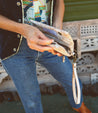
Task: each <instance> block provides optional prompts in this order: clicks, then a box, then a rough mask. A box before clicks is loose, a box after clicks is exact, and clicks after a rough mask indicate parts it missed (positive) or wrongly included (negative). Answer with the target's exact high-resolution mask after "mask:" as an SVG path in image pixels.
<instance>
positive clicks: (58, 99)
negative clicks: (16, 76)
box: [0, 94, 98, 113]
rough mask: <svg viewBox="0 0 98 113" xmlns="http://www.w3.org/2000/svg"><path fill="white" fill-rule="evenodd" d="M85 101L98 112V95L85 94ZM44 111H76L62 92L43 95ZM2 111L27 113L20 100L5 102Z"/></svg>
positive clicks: (54, 112) (60, 112)
mask: <svg viewBox="0 0 98 113" xmlns="http://www.w3.org/2000/svg"><path fill="white" fill-rule="evenodd" d="M84 101H85V103H86V105H87V106H88V108H90V109H91V110H92V112H93V113H98V97H89V96H87V97H86V96H85V97H84ZM42 103H43V108H44V113H76V112H74V111H73V110H72V109H71V107H70V105H69V103H68V99H67V97H66V96H61V95H60V94H55V95H44V96H42ZM0 113H25V112H24V109H23V106H22V104H21V103H20V102H3V103H2V104H0Z"/></svg>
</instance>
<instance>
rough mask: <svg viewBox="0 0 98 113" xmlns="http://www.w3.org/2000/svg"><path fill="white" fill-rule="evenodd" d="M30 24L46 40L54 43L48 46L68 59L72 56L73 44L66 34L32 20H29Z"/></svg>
mask: <svg viewBox="0 0 98 113" xmlns="http://www.w3.org/2000/svg"><path fill="white" fill-rule="evenodd" d="M30 24H32V25H33V26H35V27H37V28H38V29H39V30H40V31H41V32H43V33H44V34H45V35H46V36H47V37H48V38H50V39H54V42H53V43H52V44H50V45H49V46H51V47H52V48H53V49H54V50H55V51H57V52H59V53H61V54H62V55H64V56H68V57H70V56H73V55H74V42H73V39H72V37H71V36H70V35H69V33H68V32H66V31H64V30H60V29H57V28H54V27H52V26H49V25H46V24H43V23H41V22H37V21H34V20H31V21H30Z"/></svg>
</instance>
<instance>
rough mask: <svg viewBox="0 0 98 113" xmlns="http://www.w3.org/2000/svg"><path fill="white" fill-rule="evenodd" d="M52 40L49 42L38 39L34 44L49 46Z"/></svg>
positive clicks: (48, 40)
mask: <svg viewBox="0 0 98 113" xmlns="http://www.w3.org/2000/svg"><path fill="white" fill-rule="evenodd" d="M53 42H54V40H52V39H51V40H50V39H47V40H42V39H38V41H37V42H36V43H37V44H38V45H50V44H51V43H53Z"/></svg>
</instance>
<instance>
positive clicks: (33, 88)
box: [2, 38, 83, 113]
mask: <svg viewBox="0 0 98 113" xmlns="http://www.w3.org/2000/svg"><path fill="white" fill-rule="evenodd" d="M38 53H39V54H38ZM36 60H37V61H38V62H39V63H40V64H42V65H43V66H44V67H46V68H47V70H48V71H49V72H50V73H51V74H52V76H53V77H54V78H55V79H56V80H58V81H59V82H60V83H61V84H62V86H63V87H64V89H65V91H66V94H67V96H68V99H69V102H70V104H71V106H72V107H74V108H79V107H80V106H81V103H82V101H83V97H82V93H81V103H80V104H78V105H76V104H75V103H74V99H73V93H72V73H73V71H72V64H71V63H70V61H69V59H68V58H67V57H65V63H63V62H62V57H58V56H57V55H53V54H51V53H49V52H47V51H45V52H43V53H41V52H38V51H35V50H31V49H30V48H29V47H28V45H27V42H26V40H25V39H24V38H23V40H22V43H21V46H20V50H19V52H18V53H17V54H16V55H14V56H11V57H10V58H8V59H6V60H3V61H2V65H3V66H4V68H5V69H6V71H7V73H8V74H9V75H10V76H11V78H12V80H13V81H14V84H15V86H16V88H17V91H18V94H19V96H20V98H21V101H22V104H23V106H24V109H25V111H26V113H43V109H42V104H41V95H40V89H39V84H38V80H37V76H36V64H35V61H36ZM80 86H81V92H82V84H81V82H80Z"/></svg>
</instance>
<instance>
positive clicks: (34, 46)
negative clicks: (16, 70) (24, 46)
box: [28, 43, 52, 52]
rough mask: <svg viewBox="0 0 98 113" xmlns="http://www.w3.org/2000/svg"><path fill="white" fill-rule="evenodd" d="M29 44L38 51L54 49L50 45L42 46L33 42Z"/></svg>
mask: <svg viewBox="0 0 98 113" xmlns="http://www.w3.org/2000/svg"><path fill="white" fill-rule="evenodd" d="M28 46H29V47H30V48H31V49H34V50H37V51H40V52H44V51H52V48H51V47H49V46H41V45H36V44H33V45H32V44H31V43H28Z"/></svg>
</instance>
